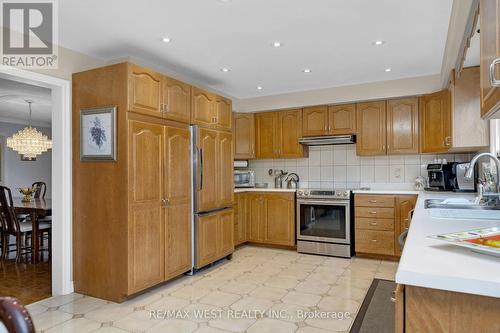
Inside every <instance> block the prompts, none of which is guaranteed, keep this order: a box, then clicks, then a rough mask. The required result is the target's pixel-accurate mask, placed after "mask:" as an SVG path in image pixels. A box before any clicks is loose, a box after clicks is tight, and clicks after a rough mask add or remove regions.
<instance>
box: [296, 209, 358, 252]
mask: <svg viewBox="0 0 500 333" xmlns="http://www.w3.org/2000/svg"><path fill="white" fill-rule="evenodd" d="M350 215H351V213H350V201H349V200H336V201H331V200H328V201H326V200H319V199H318V200H311V199H307V200H297V239H298V240H308V241H319V242H328V243H342V244H350V243H351V216H350Z"/></svg>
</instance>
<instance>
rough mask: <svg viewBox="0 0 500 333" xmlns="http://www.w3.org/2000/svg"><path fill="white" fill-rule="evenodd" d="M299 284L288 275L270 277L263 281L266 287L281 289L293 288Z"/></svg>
mask: <svg viewBox="0 0 500 333" xmlns="http://www.w3.org/2000/svg"><path fill="white" fill-rule="evenodd" d="M298 284H299V281H298V280H297V279H294V278H290V277H271V278H269V280H267V281H266V282H264V285H265V286H267V287H274V288H281V289H293V288H295V287H296V286H297V285H298Z"/></svg>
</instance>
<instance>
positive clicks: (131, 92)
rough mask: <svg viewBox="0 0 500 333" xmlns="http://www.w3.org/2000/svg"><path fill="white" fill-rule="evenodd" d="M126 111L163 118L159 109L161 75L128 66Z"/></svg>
mask: <svg viewBox="0 0 500 333" xmlns="http://www.w3.org/2000/svg"><path fill="white" fill-rule="evenodd" d="M127 67H128V108H127V109H128V110H129V111H133V112H137V113H140V114H144V115H148V116H153V117H160V118H161V117H163V114H162V109H161V106H160V104H161V94H162V84H161V81H162V75H161V74H159V73H157V72H155V71H152V70H150V69H147V68H143V67H140V66H137V65H133V64H129V65H128V66H127Z"/></svg>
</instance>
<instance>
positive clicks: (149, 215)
mask: <svg viewBox="0 0 500 333" xmlns="http://www.w3.org/2000/svg"><path fill="white" fill-rule="evenodd" d="M163 142H164V135H163V126H161V125H154V124H146V123H142V122H136V121H130V122H129V175H128V177H129V188H130V192H129V227H128V228H129V230H128V235H129V239H128V244H129V246H128V248H129V251H130V252H129V258H128V263H129V293H134V292H137V291H139V290H142V289H145V288H147V287H150V286H153V285H155V284H157V283H160V282H162V281H163V280H164V276H165V248H164V245H165V239H164V235H165V230H164V221H165V212H164V209H163V207H162V204H161V202H162V199H163V177H164V174H163V154H164V153H163V151H164V150H163ZM124 226H126V224H124ZM125 234H126V233H125Z"/></svg>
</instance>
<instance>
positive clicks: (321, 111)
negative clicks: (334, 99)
mask: <svg viewBox="0 0 500 333" xmlns="http://www.w3.org/2000/svg"><path fill="white" fill-rule="evenodd" d="M327 134H328V107H326V106H312V107H308V108H304V110H303V111H302V135H303V136H320V135H327Z"/></svg>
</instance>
